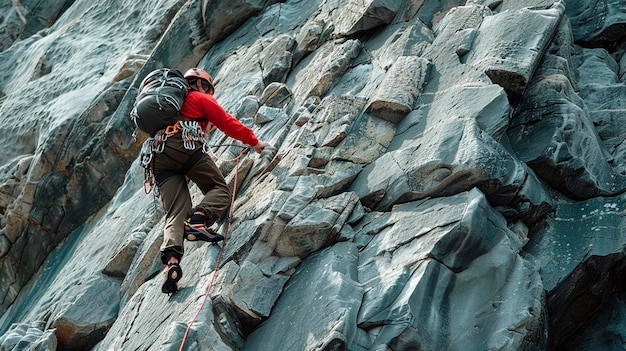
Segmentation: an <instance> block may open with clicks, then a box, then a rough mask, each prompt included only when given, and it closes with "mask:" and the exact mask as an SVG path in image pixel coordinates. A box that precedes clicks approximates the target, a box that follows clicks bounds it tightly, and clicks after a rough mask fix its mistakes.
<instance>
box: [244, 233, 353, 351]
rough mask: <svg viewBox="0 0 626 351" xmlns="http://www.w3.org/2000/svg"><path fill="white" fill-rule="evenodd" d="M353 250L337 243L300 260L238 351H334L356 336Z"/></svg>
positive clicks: (350, 244)
mask: <svg viewBox="0 0 626 351" xmlns="http://www.w3.org/2000/svg"><path fill="white" fill-rule="evenodd" d="M357 255H358V251H357V249H356V247H355V246H354V244H352V243H348V242H345V243H340V244H337V245H335V246H333V247H331V248H327V249H325V250H322V251H320V252H318V253H316V254H314V255H311V256H310V257H309V258H307V259H306V260H304V262H302V264H301V265H300V266H299V268H298V270H297V271H296V273H295V274H294V275H293V277H292V278H291V279H290V281H289V283H288V284H287V286H285V289H284V291H283V294H282V296H281V298H280V300H279V301H278V302H277V303H276V306H275V307H274V309H273V311H272V316H271V317H270V318H268V319H267V320H266V321H265V323H263V325H261V326H260V327H259V328H257V329H256V330H255V331H254V332H253V333H252V334H250V336H249V337H248V338H247V339H246V343H245V344H244V347H243V350H259V349H264V348H266V349H272V350H279V349H289V350H292V349H293V350H296V349H298V350H337V349H342V348H343V349H345V348H347V347H349V345H350V344H351V343H352V340H353V338H354V336H355V333H356V330H357V328H356V312H357V310H358V306H359V304H360V301H361V298H362V294H363V291H362V288H361V287H360V285H359V284H358V282H357V280H356V279H357V274H356V262H357Z"/></svg>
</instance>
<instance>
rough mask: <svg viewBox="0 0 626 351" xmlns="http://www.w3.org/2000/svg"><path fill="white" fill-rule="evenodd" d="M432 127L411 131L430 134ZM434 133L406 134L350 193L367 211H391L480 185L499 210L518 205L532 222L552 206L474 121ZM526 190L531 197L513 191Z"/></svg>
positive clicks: (453, 124) (438, 127)
mask: <svg viewBox="0 0 626 351" xmlns="http://www.w3.org/2000/svg"><path fill="white" fill-rule="evenodd" d="M467 103H468V104H470V102H467ZM435 110H436V108H435ZM434 116H437V115H434ZM430 123H431V122H429V121H427V122H426V123H422V124H421V125H420V124H416V125H415V126H414V127H413V128H414V129H418V130H424V128H426V129H428V128H429V125H430ZM424 124H426V125H424ZM430 128H432V129H431V132H430V133H427V134H423V135H420V133H416V132H413V133H410V132H405V133H403V136H402V137H400V138H398V139H395V140H394V144H393V145H392V146H394V147H396V148H398V149H396V150H392V151H389V152H387V153H385V154H384V155H383V156H381V157H380V158H378V159H377V160H375V161H374V162H372V163H371V164H369V165H368V166H366V167H365V168H364V170H363V172H361V173H360V174H359V176H358V177H357V178H356V179H355V181H354V182H353V183H352V186H351V189H352V190H353V191H354V192H356V193H357V195H359V198H360V199H361V201H362V202H363V204H364V205H365V206H367V207H370V208H372V209H389V208H391V206H393V205H394V204H397V203H402V202H408V201H412V200H416V199H422V198H426V197H429V196H449V195H452V194H455V193H458V192H462V191H466V190H469V189H471V188H473V187H475V186H477V187H479V188H481V190H482V191H483V192H485V194H486V195H487V196H490V197H491V196H493V197H495V198H497V200H496V201H497V203H498V204H500V205H504V204H507V203H513V202H516V204H514V205H513V206H512V207H513V208H514V211H515V212H518V213H517V214H516V216H522V217H524V216H526V215H530V217H533V218H534V217H535V216H540V215H541V214H542V213H545V211H546V210H547V209H548V208H549V207H550V203H551V199H550V196H549V194H548V193H547V192H546V190H545V189H544V188H543V187H542V186H541V184H540V183H539V182H537V181H536V179H535V178H534V176H532V175H531V176H529V173H528V170H527V168H526V166H525V165H524V164H522V163H520V162H519V161H518V160H517V159H516V158H514V157H513V155H511V154H510V153H509V152H508V151H506V150H505V149H504V148H503V147H502V145H501V144H498V143H496V142H495V141H494V140H493V139H492V138H491V137H490V136H488V135H486V134H485V133H482V132H481V131H480V129H479V128H478V127H477V125H476V122H475V121H472V120H468V121H459V120H454V119H453V120H452V121H449V122H446V121H440V123H436V122H435V123H434V124H433V125H432V127H430ZM435 130H436V132H433V131H435ZM413 135H416V136H417V137H416V138H413ZM434 135H436V136H437V137H436V138H431V137H432V136H434ZM496 160H497V162H494V161H496ZM383 165H384V166H383ZM522 188H525V189H526V190H528V192H526V191H525V192H522V193H518V192H517V191H516V190H514V189H522ZM515 198H517V200H514V199H515ZM518 200H519V201H518ZM522 204H523V205H522Z"/></svg>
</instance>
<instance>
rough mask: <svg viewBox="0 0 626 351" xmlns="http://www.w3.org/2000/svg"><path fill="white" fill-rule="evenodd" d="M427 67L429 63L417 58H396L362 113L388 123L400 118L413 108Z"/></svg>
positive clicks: (426, 75) (426, 73) (425, 75)
mask: <svg viewBox="0 0 626 351" xmlns="http://www.w3.org/2000/svg"><path fill="white" fill-rule="evenodd" d="M429 68H430V62H428V60H426V59H423V58H421V57H416V56H401V57H399V58H398V59H397V60H396V62H395V63H394V64H393V66H391V69H389V72H387V75H385V79H383V81H382V82H381V84H380V86H379V87H378V89H377V90H376V92H375V93H374V96H372V98H371V102H370V104H369V105H368V107H367V110H366V112H367V113H369V114H370V115H372V116H376V117H379V118H382V119H384V120H387V121H390V122H399V121H401V120H402V118H404V116H406V115H407V113H409V112H410V111H411V110H413V109H414V108H415V105H416V103H417V98H418V97H419V94H420V93H421V91H422V86H423V85H424V82H426V79H427V77H428V70H429Z"/></svg>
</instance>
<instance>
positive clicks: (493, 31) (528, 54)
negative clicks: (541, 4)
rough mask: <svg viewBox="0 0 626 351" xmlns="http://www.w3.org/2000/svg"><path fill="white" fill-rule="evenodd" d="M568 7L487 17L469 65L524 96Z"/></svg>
mask: <svg viewBox="0 0 626 351" xmlns="http://www.w3.org/2000/svg"><path fill="white" fill-rule="evenodd" d="M564 10H565V9H564V8H561V7H560V6H556V7H555V8H552V9H547V10H535V9H533V10H531V9H521V10H518V11H505V12H502V13H499V14H496V15H494V16H487V17H485V19H484V20H483V21H482V23H481V24H480V26H479V27H478V28H477V33H476V35H475V39H474V42H473V44H472V49H471V50H470V53H469V54H468V55H467V58H466V60H467V63H468V64H470V65H473V66H476V67H477V68H478V69H480V70H484V72H485V73H486V74H487V75H488V76H489V78H490V79H491V81H492V82H493V83H496V84H499V85H501V86H502V87H503V88H504V89H505V90H507V91H508V92H510V93H512V94H514V95H516V96H521V94H522V93H523V92H524V89H525V88H526V85H527V84H528V82H529V81H530V79H531V78H532V76H533V74H534V72H535V69H536V68H537V66H538V64H539V61H540V59H541V56H542V55H543V53H544V52H545V50H546V49H547V48H548V46H549V44H550V41H551V39H552V36H553V34H554V32H555V31H556V28H557V27H558V24H559V21H560V20H561V17H562V16H563V12H564Z"/></svg>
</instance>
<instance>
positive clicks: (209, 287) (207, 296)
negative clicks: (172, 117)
mask: <svg viewBox="0 0 626 351" xmlns="http://www.w3.org/2000/svg"><path fill="white" fill-rule="evenodd" d="M246 151H248V148H244V149H243V150H241V152H240V153H239V156H237V157H235V158H233V159H227V160H224V159H221V158H219V157H217V156H216V155H215V154H213V153H212V152H211V154H213V156H214V157H216V158H217V159H218V160H221V161H225V162H233V161H235V162H237V163H236V164H235V178H234V182H233V193H232V196H231V199H230V210H229V211H228V221H227V222H226V232H225V233H224V240H222V246H221V247H220V252H219V254H218V255H217V260H216V261H215V269H214V270H213V275H212V276H211V281H210V282H209V286H208V287H207V290H206V294H204V298H203V299H202V303H201V304H200V307H199V308H198V311H196V314H195V315H194V316H193V319H191V321H190V322H189V325H188V326H187V329H186V330H185V335H184V336H183V339H182V341H181V343H180V348H179V349H178V351H182V350H183V347H184V346H185V341H187V337H188V336H189V331H190V330H191V327H192V326H193V323H194V322H195V321H196V319H197V318H198V316H199V315H200V312H201V311H202V308H204V304H205V303H206V301H207V299H208V298H209V295H210V293H211V288H212V287H213V284H214V283H215V277H216V276H217V272H218V271H219V267H220V263H221V261H222V253H223V252H224V247H225V246H226V239H227V238H228V234H229V232H230V225H231V221H232V218H233V208H234V207H235V197H236V194H237V179H238V177H239V160H240V159H241V158H242V157H243V155H244V154H245V153H246Z"/></svg>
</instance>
